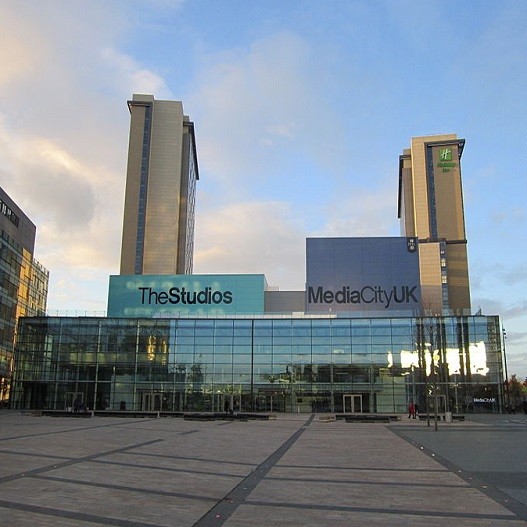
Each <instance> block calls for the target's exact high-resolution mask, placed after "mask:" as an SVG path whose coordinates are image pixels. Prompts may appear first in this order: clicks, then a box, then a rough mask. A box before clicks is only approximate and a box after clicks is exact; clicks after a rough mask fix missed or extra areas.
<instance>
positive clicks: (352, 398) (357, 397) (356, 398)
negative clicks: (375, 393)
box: [344, 393, 362, 414]
mask: <svg viewBox="0 0 527 527" xmlns="http://www.w3.org/2000/svg"><path fill="white" fill-rule="evenodd" d="M344 413H348V414H361V413H362V395H361V394H357V393H351V394H347V395H344Z"/></svg>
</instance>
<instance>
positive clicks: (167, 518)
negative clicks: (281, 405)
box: [0, 410, 527, 527]
mask: <svg viewBox="0 0 527 527" xmlns="http://www.w3.org/2000/svg"><path fill="white" fill-rule="evenodd" d="M526 434H527V420H526V418H525V416H523V415H511V416H481V417H470V416H468V420H467V421H465V422H462V423H441V424H440V425H439V429H438V431H435V430H434V427H433V423H432V426H431V427H428V426H427V423H426V421H424V422H423V421H419V420H412V419H407V418H406V416H402V418H401V420H400V421H399V422H397V423H391V424H381V423H364V424H363V423H346V422H345V421H333V420H321V416H319V415H303V414H300V415H299V414H293V415H278V416H277V418H276V419H272V420H269V421H247V422H241V421H186V420H183V419H181V418H160V419H155V418H151V419H149V418H143V419H141V418H122V417H121V418H118V417H93V418H88V419H73V418H68V417H38V416H31V415H29V414H26V415H24V414H20V413H16V412H11V411H5V410H3V411H1V412H0V526H1V527H7V526H15V527H25V526H31V527H40V526H42V527H46V526H53V527H70V526H82V527H92V526H93V527H95V526H101V525H111V526H119V527H165V526H178V527H179V526H181V527H184V526H195V527H213V526H226V527H253V526H313V527H315V526H316V527H321V526H346V527H354V526H361V527H362V526H364V525H371V526H374V527H376V526H403V525H404V526H422V525H426V526H427V527H435V526H438V527H439V526H448V527H452V525H455V526H456V527H465V526H466V527H468V526H470V527H475V526H488V527H490V526H492V527H501V526H503V527H505V526H506V527H517V526H527V453H526V447H527V441H526V439H527V435H526Z"/></svg>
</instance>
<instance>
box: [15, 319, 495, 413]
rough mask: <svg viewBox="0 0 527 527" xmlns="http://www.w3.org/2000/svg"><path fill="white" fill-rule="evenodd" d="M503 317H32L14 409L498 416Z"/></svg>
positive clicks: (21, 338)
mask: <svg viewBox="0 0 527 527" xmlns="http://www.w3.org/2000/svg"><path fill="white" fill-rule="evenodd" d="M499 328H500V323H499V318H498V317H485V316H473V317H472V316H471V317H431V318H410V317H407V318H340V317H337V318H335V317H334V318H330V317H325V318H320V317H309V316H303V317H299V318H291V317H289V318H284V317H273V316H267V317H265V316H262V317H247V318H242V317H233V318H179V319H138V318H82V317H80V318H72V317H36V318H23V319H21V320H20V323H19V334H18V339H17V345H16V350H15V353H16V361H15V364H16V371H15V379H14V383H13V394H12V407H13V408H15V409H29V408H41V409H42V408H47V409H70V408H71V407H72V405H73V401H75V400H76V399H79V398H80V399H82V401H83V404H84V405H85V406H86V407H87V408H90V409H96V410H105V409H106V410H143V411H178V412H179V411H222V410H223V408H224V404H225V401H226V400H227V401H229V404H230V405H231V407H232V408H234V409H235V410H237V411H238V410H239V411H272V412H295V413H296V412H377V413H385V412H397V413H403V412H406V409H407V408H408V404H409V403H410V402H415V403H416V404H417V406H418V407H419V411H420V412H424V411H426V409H427V408H428V409H431V408H432V401H434V400H435V401H437V405H438V409H439V411H441V412H442V411H450V412H454V413H458V412H459V413H461V412H462V413H469V412H500V411H501V405H502V400H503V394H502V386H503V372H502V354H501V349H502V348H501V340H500V339H501V332H500V329H499Z"/></svg>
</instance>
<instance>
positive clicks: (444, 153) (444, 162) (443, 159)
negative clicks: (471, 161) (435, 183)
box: [437, 147, 457, 172]
mask: <svg viewBox="0 0 527 527" xmlns="http://www.w3.org/2000/svg"><path fill="white" fill-rule="evenodd" d="M438 157H439V160H438V163H437V166H438V168H441V169H442V171H443V172H450V170H452V169H453V168H454V167H455V166H457V163H456V162H455V161H452V149H451V148H448V147H445V148H440V149H439V156H438Z"/></svg>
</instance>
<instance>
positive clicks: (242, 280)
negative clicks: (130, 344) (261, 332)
mask: <svg viewBox="0 0 527 527" xmlns="http://www.w3.org/2000/svg"><path fill="white" fill-rule="evenodd" d="M265 287H266V281H265V276H264V275H260V274H247V275H246V274H232V275H230V274H207V275H114V276H110V287H109V292H108V316H109V317H130V318H135V317H138V318H139V317H141V318H143V317H144V318H163V317H167V318H171V317H179V316H223V315H244V314H250V315H252V314H262V313H263V312H264V305H265V304H264V303H265V296H264V291H265Z"/></svg>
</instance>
